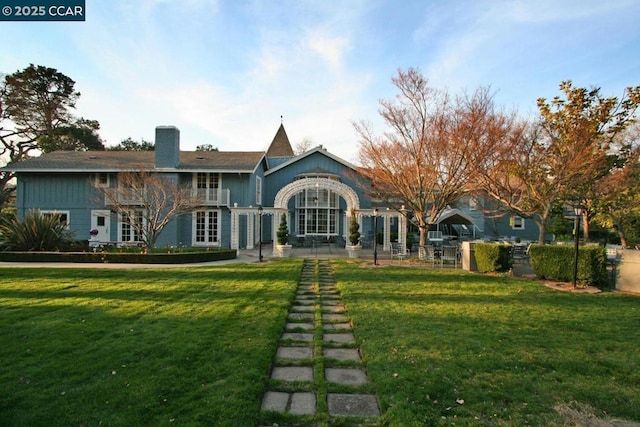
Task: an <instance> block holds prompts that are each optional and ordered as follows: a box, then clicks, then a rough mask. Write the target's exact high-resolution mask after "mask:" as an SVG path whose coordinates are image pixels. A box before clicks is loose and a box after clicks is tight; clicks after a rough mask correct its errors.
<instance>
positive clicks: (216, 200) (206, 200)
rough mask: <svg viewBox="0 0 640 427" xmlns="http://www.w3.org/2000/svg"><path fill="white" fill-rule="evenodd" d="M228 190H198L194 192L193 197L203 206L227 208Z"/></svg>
mask: <svg viewBox="0 0 640 427" xmlns="http://www.w3.org/2000/svg"><path fill="white" fill-rule="evenodd" d="M229 194H230V192H229V189H228V188H198V189H195V190H194V196H196V197H200V198H201V199H202V204H203V205H208V206H229Z"/></svg>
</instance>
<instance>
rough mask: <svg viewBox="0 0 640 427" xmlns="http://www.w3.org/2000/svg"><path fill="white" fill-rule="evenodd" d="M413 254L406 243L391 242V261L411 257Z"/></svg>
mask: <svg viewBox="0 0 640 427" xmlns="http://www.w3.org/2000/svg"><path fill="white" fill-rule="evenodd" d="M410 255H411V251H410V250H409V249H407V248H406V246H405V245H401V244H400V243H391V262H393V260H394V259H397V260H399V261H402V260H405V259H409V256H410Z"/></svg>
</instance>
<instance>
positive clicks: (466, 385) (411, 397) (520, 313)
mask: <svg viewBox="0 0 640 427" xmlns="http://www.w3.org/2000/svg"><path fill="white" fill-rule="evenodd" d="M334 267H335V270H336V271H335V275H336V279H337V280H338V283H339V285H340V290H341V292H342V294H343V297H344V300H345V303H346V305H347V308H348V310H349V314H350V316H351V317H352V319H353V321H354V324H355V331H356V334H357V337H358V339H359V341H360V344H361V347H362V350H363V353H364V357H365V362H366V364H367V368H368V372H369V375H370V377H371V379H372V381H373V382H374V383H375V384H376V388H377V392H378V397H379V399H380V401H381V405H382V407H383V411H384V422H385V424H388V425H392V426H422V425H454V424H455V425H458V426H460V425H473V426H475V425H510V426H511V425H512V426H522V425H565V424H564V423H565V421H566V419H562V418H561V417H560V415H559V413H558V411H557V410H556V409H555V408H558V407H571V406H576V405H575V404H576V403H578V405H588V406H589V407H591V408H593V410H594V411H595V413H594V415H595V416H601V417H607V416H611V417H618V418H623V419H628V420H635V421H640V405H637V404H633V403H631V402H637V396H638V391H639V390H640V358H638V354H637V349H638V348H640V333H638V327H639V326H640V299H639V298H638V297H634V296H629V295H622V294H615V293H603V294H596V295H588V294H571V293H562V292H557V291H553V290H550V289H548V288H545V287H543V286H541V285H539V284H537V283H535V282H530V281H527V280H521V279H516V278H509V277H500V276H488V275H479V274H471V273H466V272H461V271H459V270H458V271H453V270H449V271H438V270H421V269H409V268H402V267H395V268H393V267H385V268H375V269H374V268H358V265H357V264H356V265H354V264H353V263H351V262H348V261H341V262H335V263H334ZM354 267H355V268H354Z"/></svg>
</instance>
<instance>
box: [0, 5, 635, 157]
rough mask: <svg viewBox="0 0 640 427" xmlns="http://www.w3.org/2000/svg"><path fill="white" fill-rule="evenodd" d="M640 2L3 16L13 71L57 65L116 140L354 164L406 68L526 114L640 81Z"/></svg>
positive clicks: (88, 112) (121, 9)
mask: <svg viewBox="0 0 640 427" xmlns="http://www.w3.org/2000/svg"><path fill="white" fill-rule="evenodd" d="M639 22H640V1H638V0H611V1H602V0H514V1H507V0H421V1H419V0H344V1H327V0H280V1H275V0H246V1H243V0H137V1H129V0H86V21H85V22H2V23H0V40H2V44H1V47H0V52H1V55H0V72H1V73H13V72H15V71H17V70H21V69H24V68H25V67H27V66H28V65H29V64H30V63H33V64H36V65H44V66H48V67H52V68H56V69H57V70H59V71H60V72H62V73H64V74H66V75H67V76H69V77H71V78H72V79H74V80H75V81H76V89H77V90H79V91H80V92H81V93H82V96H81V98H80V101H79V103H78V105H77V115H78V116H82V117H85V118H90V119H95V120H98V121H99V122H100V124H101V136H102V138H103V139H104V141H105V143H106V144H107V145H115V144H117V143H119V142H120V141H121V140H122V139H125V138H127V137H132V138H134V139H136V140H140V139H145V140H148V141H153V138H154V129H155V127H156V126H158V125H175V126H177V127H178V128H179V129H180V131H181V145H182V149H183V150H192V149H195V147H196V146H197V145H201V144H211V145H213V146H214V147H218V148H219V149H220V150H251V151H252V150H265V149H266V148H267V146H268V145H269V143H270V142H271V140H272V138H273V136H274V135H275V132H276V130H277V128H278V126H279V125H280V120H281V119H280V117H281V116H283V118H284V119H283V120H284V125H285V128H286V130H287V133H288V135H289V139H290V140H291V142H292V144H294V145H295V144H296V143H298V142H300V141H302V140H303V139H309V140H311V141H312V142H313V145H314V146H315V145H319V144H322V145H324V146H325V147H326V148H327V149H328V150H329V151H330V152H331V153H333V154H336V155H338V156H340V157H342V158H344V159H346V160H348V161H354V162H355V160H356V153H357V148H358V145H357V136H356V134H355V132H354V130H353V125H352V122H353V121H356V120H368V121H371V122H372V123H373V124H374V125H375V126H376V129H377V130H379V131H382V130H383V127H382V124H381V123H380V122H379V119H378V100H379V99H380V98H389V97H392V96H394V94H395V92H394V87H393V86H392V85H391V77H392V76H394V75H395V74H396V73H397V70H398V69H399V68H402V69H406V68H408V67H416V68H419V69H420V70H421V71H422V73H423V74H424V75H426V76H427V77H428V78H429V81H430V84H431V86H433V87H436V88H440V89H447V90H449V91H450V92H451V93H462V91H464V90H467V91H471V90H474V89H475V88H477V87H479V86H491V88H492V89H493V91H494V92H495V94H496V101H497V103H498V104H500V105H503V106H505V107H508V108H517V109H518V111H519V112H520V113H521V114H523V115H528V114H533V113H534V112H535V111H536V108H535V102H536V99H537V98H538V97H547V98H552V97H553V96H555V95H557V94H559V92H558V84H559V83H560V82H561V81H562V80H572V81H573V82H574V84H575V85H578V86H586V87H591V86H598V87H601V88H602V89H601V90H602V93H603V94H605V95H615V96H620V95H622V94H623V90H624V88H625V87H627V86H630V85H639V84H640V26H639V25H638V23H639Z"/></svg>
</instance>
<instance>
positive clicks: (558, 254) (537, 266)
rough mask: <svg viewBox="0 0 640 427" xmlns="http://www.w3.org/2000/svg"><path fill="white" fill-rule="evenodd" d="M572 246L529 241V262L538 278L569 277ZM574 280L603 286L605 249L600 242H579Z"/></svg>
mask: <svg viewBox="0 0 640 427" xmlns="http://www.w3.org/2000/svg"><path fill="white" fill-rule="evenodd" d="M574 251H575V248H574V247H573V246H564V245H544V246H541V245H532V246H531V249H530V250H529V257H530V259H531V265H532V266H533V270H534V272H535V273H536V277H538V278H539V279H550V280H559V281H563V282H571V281H573V261H574V260H573V258H574ZM577 282H579V283H580V284H583V285H593V286H601V287H602V286H607V253H606V250H605V248H604V247H602V246H582V247H580V250H579V255H578V276H577Z"/></svg>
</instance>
